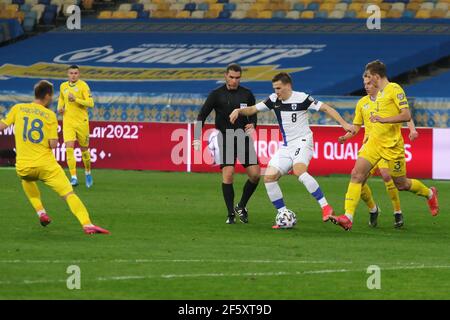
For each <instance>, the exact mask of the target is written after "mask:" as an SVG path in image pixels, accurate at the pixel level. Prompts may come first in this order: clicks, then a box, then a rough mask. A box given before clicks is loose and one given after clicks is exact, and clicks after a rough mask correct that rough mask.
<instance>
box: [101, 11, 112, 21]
mask: <svg viewBox="0 0 450 320" xmlns="http://www.w3.org/2000/svg"><path fill="white" fill-rule="evenodd" d="M111 17H112V12H111V11H109V10H104V11H100V13H99V14H98V16H97V18H99V19H111Z"/></svg>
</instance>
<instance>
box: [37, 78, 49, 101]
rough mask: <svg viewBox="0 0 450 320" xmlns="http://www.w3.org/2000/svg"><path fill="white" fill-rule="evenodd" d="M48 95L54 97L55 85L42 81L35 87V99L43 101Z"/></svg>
mask: <svg viewBox="0 0 450 320" xmlns="http://www.w3.org/2000/svg"><path fill="white" fill-rule="evenodd" d="M47 94H50V95H53V84H52V83H51V82H49V81H47V80H41V81H39V82H38V83H36V84H35V85H34V97H35V98H36V99H39V100H42V99H44V98H45V96H46V95H47Z"/></svg>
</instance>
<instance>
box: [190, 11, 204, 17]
mask: <svg viewBox="0 0 450 320" xmlns="http://www.w3.org/2000/svg"><path fill="white" fill-rule="evenodd" d="M204 17H205V11H199V10H196V11H192V13H191V18H194V19H203V18H204Z"/></svg>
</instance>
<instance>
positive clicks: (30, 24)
mask: <svg viewBox="0 0 450 320" xmlns="http://www.w3.org/2000/svg"><path fill="white" fill-rule="evenodd" d="M35 25H36V18H27V17H25V19H24V20H23V29H24V30H25V32H31V31H33V30H34V26H35Z"/></svg>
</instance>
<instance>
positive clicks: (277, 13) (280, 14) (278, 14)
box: [272, 10, 286, 19]
mask: <svg viewBox="0 0 450 320" xmlns="http://www.w3.org/2000/svg"><path fill="white" fill-rule="evenodd" d="M285 17H286V11H284V10H277V11H274V12H273V14H272V18H275V19H282V18H285Z"/></svg>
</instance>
